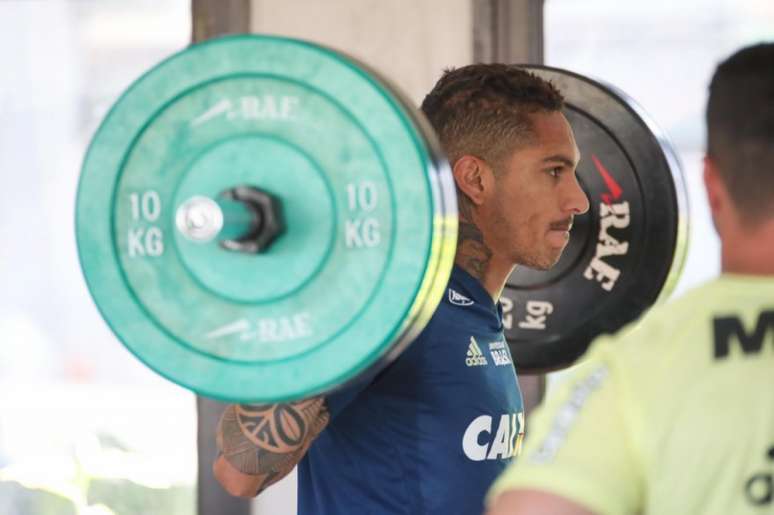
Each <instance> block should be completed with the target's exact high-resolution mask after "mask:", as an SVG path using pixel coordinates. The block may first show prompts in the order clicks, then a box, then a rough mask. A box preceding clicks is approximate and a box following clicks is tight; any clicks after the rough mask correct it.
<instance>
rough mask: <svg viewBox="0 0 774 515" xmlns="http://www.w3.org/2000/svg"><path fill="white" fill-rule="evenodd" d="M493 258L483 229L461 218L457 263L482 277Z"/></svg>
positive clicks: (476, 275) (471, 273)
mask: <svg viewBox="0 0 774 515" xmlns="http://www.w3.org/2000/svg"><path fill="white" fill-rule="evenodd" d="M491 259H492V251H491V250H490V249H489V247H487V246H486V244H485V243H484V235H483V234H481V230H480V229H479V228H478V227H476V225H475V224H474V223H471V222H469V221H468V220H465V219H461V220H460V224H459V233H458V236H457V257H456V262H457V264H458V265H460V266H461V267H462V268H464V269H465V270H466V271H467V272H468V273H469V274H470V275H472V276H473V277H475V278H477V279H481V278H482V277H483V276H484V272H485V271H486V269H487V267H488V266H489V261H490V260H491Z"/></svg>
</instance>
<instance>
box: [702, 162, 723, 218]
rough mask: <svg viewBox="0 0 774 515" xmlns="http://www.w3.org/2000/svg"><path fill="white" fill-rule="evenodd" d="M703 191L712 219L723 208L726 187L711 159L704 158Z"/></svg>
mask: <svg viewBox="0 0 774 515" xmlns="http://www.w3.org/2000/svg"><path fill="white" fill-rule="evenodd" d="M704 189H705V190H706V191H707V203H708V204H709V208H710V212H711V213H712V215H713V217H714V216H716V215H718V214H719V213H721V212H722V211H723V209H724V207H725V201H726V187H725V184H723V180H722V179H721V178H720V175H718V169H717V166H716V165H715V162H714V161H713V160H712V158H711V157H709V156H705V157H704Z"/></svg>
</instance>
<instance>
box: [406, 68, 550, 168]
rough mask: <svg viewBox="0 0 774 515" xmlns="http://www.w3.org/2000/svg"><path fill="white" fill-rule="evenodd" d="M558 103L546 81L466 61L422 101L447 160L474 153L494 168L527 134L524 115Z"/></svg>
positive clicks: (529, 125)
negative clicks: (465, 63) (465, 64)
mask: <svg viewBox="0 0 774 515" xmlns="http://www.w3.org/2000/svg"><path fill="white" fill-rule="evenodd" d="M563 107H564V98H563V97H562V95H561V93H559V91H558V90H557V89H556V88H555V87H554V86H553V85H552V84H551V83H549V82H547V81H545V80H543V79H541V78H539V77H537V76H536V75H534V74H532V73H530V72H527V71H525V70H522V69H520V68H518V67H516V66H511V65H506V64H471V65H468V66H464V67H462V68H457V69H449V70H446V71H445V72H444V74H443V76H442V77H441V78H440V79H439V80H438V82H437V83H436V85H435V87H434V88H433V90H432V91H431V92H430V93H429V94H428V95H427V96H426V97H425V99H424V101H423V102H422V107H421V109H422V111H423V112H424V113H425V115H426V116H427V118H428V119H429V120H430V124H431V125H432V126H433V128H434V129H435V131H436V133H437V134H438V137H439V139H440V141H441V146H442V147H443V149H444V151H445V152H446V155H447V156H448V158H449V161H450V162H451V163H452V165H453V164H454V162H456V161H457V160H458V159H459V158H460V157H462V156H463V155H474V156H476V157H479V158H481V159H484V160H485V161H487V162H489V163H490V165H492V167H493V168H495V169H496V168H497V167H499V165H500V163H501V162H502V160H503V159H505V158H507V157H508V156H509V155H510V154H511V152H513V150H514V149H515V148H516V147H517V146H518V145H520V144H524V143H527V142H529V141H530V139H531V138H532V137H533V135H534V134H533V130H532V123H531V120H530V115H531V114H533V113H535V112H539V111H558V110H561V109H562V108H563Z"/></svg>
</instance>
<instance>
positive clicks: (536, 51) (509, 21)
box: [473, 0, 543, 64]
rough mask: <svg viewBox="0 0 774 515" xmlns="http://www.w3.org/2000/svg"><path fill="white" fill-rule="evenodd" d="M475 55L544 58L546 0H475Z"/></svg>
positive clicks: (483, 59) (495, 59)
mask: <svg viewBox="0 0 774 515" xmlns="http://www.w3.org/2000/svg"><path fill="white" fill-rule="evenodd" d="M473 59H474V61H475V62H483V63H493V62H500V63H514V64H515V63H522V64H526V63H530V64H541V63H542V62H543V0H473Z"/></svg>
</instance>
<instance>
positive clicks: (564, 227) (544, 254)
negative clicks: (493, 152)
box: [482, 112, 589, 270]
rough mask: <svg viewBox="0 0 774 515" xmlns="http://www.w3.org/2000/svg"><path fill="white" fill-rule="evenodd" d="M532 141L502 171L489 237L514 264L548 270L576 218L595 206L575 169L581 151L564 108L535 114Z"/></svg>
mask: <svg viewBox="0 0 774 515" xmlns="http://www.w3.org/2000/svg"><path fill="white" fill-rule="evenodd" d="M532 122H533V126H534V137H533V139H532V142H530V143H527V144H525V145H523V146H521V147H519V148H517V150H516V151H514V153H513V154H512V155H511V156H510V158H508V159H506V160H505V162H504V163H503V164H502V169H500V170H498V174H497V178H496V180H495V191H494V193H493V196H492V198H491V201H490V202H487V203H486V206H482V207H484V212H485V213H486V215H485V216H486V219H487V226H488V228H487V229H486V230H485V236H484V237H485V239H486V242H487V245H488V246H489V248H490V249H492V251H493V252H495V253H497V254H500V255H502V256H504V257H506V258H508V259H510V260H511V261H512V262H513V263H514V264H517V265H524V266H528V267H530V268H535V269H538V270H547V269H548V268H550V267H552V266H553V265H555V264H556V262H557V261H559V257H560V256H561V254H562V251H563V250H564V248H565V246H566V245H567V242H568V241H569V239H570V228H571V227H572V222H573V217H574V216H575V215H578V214H583V213H585V212H586V211H588V209H589V201H588V199H587V198H586V194H585V193H584V192H583V190H582V189H581V187H580V185H579V184H578V180H577V177H576V175H575V169H576V167H577V165H578V161H579V160H580V153H579V151H578V147H577V145H576V144H575V137H574V136H573V133H572V129H571V128H570V124H569V123H568V122H567V119H566V118H565V117H564V115H563V114H561V113H560V112H549V113H536V114H534V115H533V116H532Z"/></svg>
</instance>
